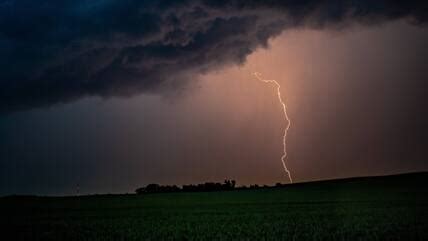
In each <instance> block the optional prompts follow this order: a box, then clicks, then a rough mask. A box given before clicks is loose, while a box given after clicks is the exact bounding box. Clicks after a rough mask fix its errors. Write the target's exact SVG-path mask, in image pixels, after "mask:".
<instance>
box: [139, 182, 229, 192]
mask: <svg viewBox="0 0 428 241" xmlns="http://www.w3.org/2000/svg"><path fill="white" fill-rule="evenodd" d="M235 186H236V181H235V180H224V182H223V183H219V182H206V183H201V184H190V185H183V187H181V188H180V187H178V186H176V185H172V186H169V185H166V186H162V185H159V184H149V185H147V186H145V187H140V188H138V189H137V190H135V192H136V193H137V194H143V193H165V192H212V191H227V190H233V189H235Z"/></svg>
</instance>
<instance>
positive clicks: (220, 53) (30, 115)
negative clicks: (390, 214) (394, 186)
mask: <svg viewBox="0 0 428 241" xmlns="http://www.w3.org/2000/svg"><path fill="white" fill-rule="evenodd" d="M17 2H20V3H17ZM343 2H345V3H346V4H339V3H335V2H334V1H332V3H331V4H324V5H326V6H324V5H323V4H320V3H318V2H316V1H303V2H302V4H292V3H288V2H285V3H284V2H282V1H278V3H277V2H276V1H271V2H269V4H261V3H260V2H257V1H254V2H253V1H244V2H242V1H231V2H226V3H223V2H221V1H218V3H215V1H214V2H212V3H211V2H210V1H206V2H205V1H183V2H180V3H174V2H173V1H166V2H163V1H160V2H159V3H156V4H154V3H153V2H151V1H147V2H146V1H141V3H140V2H138V1H123V2H121V3H119V2H115V1H91V3H90V1H62V2H61V3H58V2H56V3H55V1H45V4H39V5H37V6H36V7H34V6H33V7H34V8H33V9H32V10H30V9H28V7H29V6H31V5H33V3H32V2H31V1H0V27H2V28H0V53H2V55H1V56H0V64H1V65H2V66H3V68H2V73H1V74H0V115H1V116H0V194H1V195H6V194H42V195H44V194H48V195H69V194H75V192H76V187H77V185H79V186H80V190H81V193H118V192H120V193H123V192H133V191H134V190H135V188H137V187H139V186H142V185H146V184H148V183H161V184H178V185H181V184H188V183H200V182H205V181H223V180H224V179H225V178H232V179H235V180H237V182H238V184H239V185H243V184H245V185H248V184H253V183H258V184H273V183H276V182H283V183H286V182H288V179H287V177H286V175H285V173H284V171H283V169H282V164H281V160H280V158H281V155H282V134H283V131H284V127H285V124H286V123H285V120H284V116H283V113H282V110H281V105H280V103H279V102H278V99H277V96H276V92H275V91H276V90H275V88H274V86H273V85H268V84H265V83H262V82H259V81H257V79H255V78H254V76H252V75H251V73H252V72H254V71H257V72H260V73H261V74H262V76H263V77H265V78H266V79H275V80H277V81H278V82H279V83H280V84H281V91H282V95H283V98H284V100H285V101H286V104H287V111H288V115H289V117H290V119H291V128H290V130H289V133H288V134H289V135H288V138H287V151H288V158H287V160H286V162H287V166H288V168H289V169H290V171H291V173H292V175H293V178H294V181H295V182H302V181H310V180H318V179H330V178H341V177H351V176H363V175H381V174H391V173H402V172H410V171H427V170H428V161H427V156H426V151H425V149H426V147H427V146H428V126H427V123H428V113H427V110H426V103H427V99H426V98H427V97H426V96H428V95H427V94H428V93H427V90H428V86H427V84H426V81H427V80H428V71H427V67H428V64H427V61H426V59H427V57H428V47H427V45H426V43H428V28H426V16H425V15H424V14H426V12H425V11H423V9H426V4H423V3H422V4H421V3H418V2H417V1H415V3H413V2H412V1H403V2H401V1H396V2H394V4H390V3H388V1H386V2H383V1H380V2H379V3H377V4H375V5H373V4H372V3H371V1H361V3H360V4H357V3H354V2H352V1H349V3H348V1H343ZM421 9H422V10H421ZM50 13H52V14H50ZM124 16H127V17H124ZM111 18H113V19H116V20H117V22H115V21H113V20H111ZM119 19H120V21H119ZM4 26H7V28H3V27H4ZM82 26H85V27H82ZM79 27H80V28H79ZM30 30H31V31H30Z"/></svg>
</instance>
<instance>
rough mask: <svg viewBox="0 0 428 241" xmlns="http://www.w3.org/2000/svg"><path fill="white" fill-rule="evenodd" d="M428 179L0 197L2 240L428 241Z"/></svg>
mask: <svg viewBox="0 0 428 241" xmlns="http://www.w3.org/2000/svg"><path fill="white" fill-rule="evenodd" d="M427 185H428V174H427V173H418V174H407V175H399V176H389V177H376V178H357V179H347V180H337V181H327V182H315V183H308V184H295V185H290V186H286V187H281V188H264V189H257V190H236V191H224V192H205V193H164V194H147V195H138V196H137V195H111V196H108V195H106V196H80V197H62V198H59V197H4V198H1V199H0V211H1V216H0V219H1V227H2V230H3V231H2V234H1V235H2V237H6V239H4V238H2V240H58V241H61V240H428V187H427Z"/></svg>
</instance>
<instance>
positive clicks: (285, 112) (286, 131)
mask: <svg viewBox="0 0 428 241" xmlns="http://www.w3.org/2000/svg"><path fill="white" fill-rule="evenodd" d="M253 75H254V76H255V77H256V79H258V80H259V81H261V82H264V83H268V84H269V83H273V84H274V85H275V86H276V90H277V93H278V100H279V102H280V103H281V105H282V110H283V111H284V118H285V121H286V123H287V124H286V126H285V129H284V135H283V136H282V145H283V154H282V157H281V162H282V166H283V167H284V171H285V172H286V173H287V176H288V178H289V179H290V183H293V179H292V178H291V173H290V171H289V170H288V168H287V165H285V160H286V159H287V133H288V130H289V129H290V125H291V121H290V118H289V117H288V114H287V106H286V105H285V102H284V101H283V100H282V97H281V85H280V84H279V83H278V82H277V81H276V80H268V79H262V77H261V74H260V73H258V72H254V73H253Z"/></svg>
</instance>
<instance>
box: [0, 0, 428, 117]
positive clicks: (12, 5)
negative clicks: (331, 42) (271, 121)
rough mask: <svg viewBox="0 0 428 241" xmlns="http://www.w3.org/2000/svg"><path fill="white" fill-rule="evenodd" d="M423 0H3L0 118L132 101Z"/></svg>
mask: <svg viewBox="0 0 428 241" xmlns="http://www.w3.org/2000/svg"><path fill="white" fill-rule="evenodd" d="M427 5H428V4H427V3H426V1H387V0H385V1H370V0H365V1H364V0H362V1H351V0H348V1H303V0H299V1H297V0H295V1H294V0H293V1H248V0H242V1H202V0H201V1H139V0H121V1H113V0H87V1H86V0H65V1H57V0H45V1H33V0H0V66H1V73H0V112H3V113H4V112H10V111H17V110H25V109H31V108H35V107H42V106H49V105H52V104H55V103H61V102H68V101H72V100H75V99H78V98H82V97H85V96H103V97H109V96H130V95H134V94H138V93H144V92H157V91H160V90H162V89H164V88H166V87H165V86H168V85H169V84H170V83H173V85H176V84H177V83H183V81H184V80H185V79H187V78H188V76H189V75H190V74H193V73H203V72H206V71H209V70H213V69H216V68H219V67H221V66H224V65H227V64H232V63H242V62H244V60H245V58H246V56H247V55H248V54H250V53H251V52H252V51H254V50H255V49H256V48H257V47H260V46H266V44H267V40H268V39H269V38H270V37H272V36H275V35H277V34H279V33H280V32H281V31H282V30H284V29H287V28H295V27H310V28H326V27H331V28H339V29H340V28H343V27H346V26H348V25H349V24H350V23H354V22H358V23H361V24H368V25H370V24H376V23H380V22H383V21H387V20H392V19H398V18H408V19H409V20H410V21H411V22H412V23H416V24H425V23H426V20H427V14H426V13H427V12H428V8H427Z"/></svg>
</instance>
